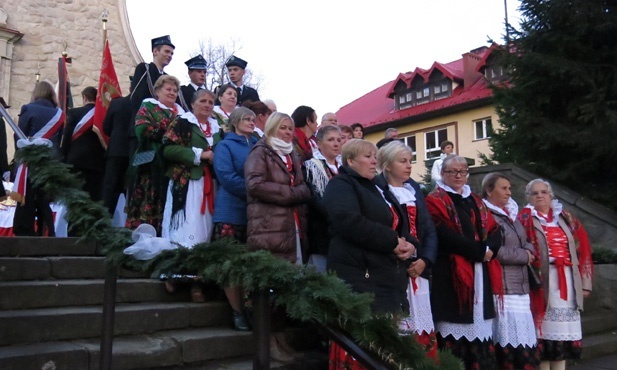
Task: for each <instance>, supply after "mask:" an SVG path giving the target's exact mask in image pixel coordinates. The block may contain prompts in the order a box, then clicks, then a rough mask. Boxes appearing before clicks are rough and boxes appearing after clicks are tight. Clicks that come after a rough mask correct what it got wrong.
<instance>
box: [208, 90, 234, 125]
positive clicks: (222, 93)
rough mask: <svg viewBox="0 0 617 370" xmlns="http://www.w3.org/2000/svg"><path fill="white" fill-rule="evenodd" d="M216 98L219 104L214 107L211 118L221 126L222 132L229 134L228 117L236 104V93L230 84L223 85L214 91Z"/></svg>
mask: <svg viewBox="0 0 617 370" xmlns="http://www.w3.org/2000/svg"><path fill="white" fill-rule="evenodd" d="M216 97H217V99H218V102H219V104H218V105H215V106H214V112H213V113H212V116H213V117H214V118H216V122H217V123H218V124H219V126H221V129H223V131H224V132H229V125H228V124H227V122H228V121H229V115H231V112H232V111H233V110H234V109H236V105H237V104H238V91H237V90H236V87H235V86H233V85H232V84H224V85H221V86H219V88H218V90H216Z"/></svg>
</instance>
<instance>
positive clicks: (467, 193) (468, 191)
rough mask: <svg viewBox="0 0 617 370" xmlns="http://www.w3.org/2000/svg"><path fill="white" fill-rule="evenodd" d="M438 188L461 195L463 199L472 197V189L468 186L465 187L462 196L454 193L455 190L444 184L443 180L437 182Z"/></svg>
mask: <svg viewBox="0 0 617 370" xmlns="http://www.w3.org/2000/svg"><path fill="white" fill-rule="evenodd" d="M437 186H439V187H440V188H442V189H443V190H445V191H447V192H449V193H453V194H458V195H461V196H462V197H463V198H467V197H468V196H470V195H471V188H470V187H469V185H467V184H465V185H463V192H462V193H461V194H459V193H457V192H456V191H454V189H452V188H451V187H449V186H448V185H446V184H444V182H443V180H439V181H437Z"/></svg>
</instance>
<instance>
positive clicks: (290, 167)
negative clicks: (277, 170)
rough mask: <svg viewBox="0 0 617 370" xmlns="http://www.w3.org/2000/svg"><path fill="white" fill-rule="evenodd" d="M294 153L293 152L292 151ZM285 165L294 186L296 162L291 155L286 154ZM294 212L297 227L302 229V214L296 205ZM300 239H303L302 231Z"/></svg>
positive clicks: (290, 181) (291, 184)
mask: <svg viewBox="0 0 617 370" xmlns="http://www.w3.org/2000/svg"><path fill="white" fill-rule="evenodd" d="M292 153H293V152H292ZM285 166H286V167H287V172H288V173H289V185H290V186H294V181H295V180H296V173H295V171H294V162H293V159H292V157H291V155H289V154H286V155H285ZM293 213H294V221H295V222H296V227H297V228H298V231H300V230H302V229H301V228H300V216H299V215H298V210H297V209H296V207H294V208H293ZM300 239H302V233H301V232H300Z"/></svg>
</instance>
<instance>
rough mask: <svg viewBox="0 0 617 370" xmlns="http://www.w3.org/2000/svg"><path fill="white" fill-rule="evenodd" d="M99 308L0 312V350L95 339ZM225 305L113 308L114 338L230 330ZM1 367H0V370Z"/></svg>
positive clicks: (137, 305)
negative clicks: (203, 329) (199, 329)
mask: <svg viewBox="0 0 617 370" xmlns="http://www.w3.org/2000/svg"><path fill="white" fill-rule="evenodd" d="M102 311H103V310H102V307H100V306H94V307H60V308H40V309H31V310H6V311H0V346H7V345H15V344H28V343H37V342H50V341H64V340H71V339H79V338H96V337H98V336H100V334H101V322H102ZM230 313H231V311H230V310H229V306H228V305H227V303H226V302H223V301H219V302H207V303H189V302H186V303H138V304H120V305H118V306H116V315H115V325H114V334H115V335H135V334H146V333H154V332H157V331H162V330H172V329H183V328H192V327H212V326H221V327H230V328H231V327H232V324H231V314H230ZM1 368H2V367H1V366H0V369H1Z"/></svg>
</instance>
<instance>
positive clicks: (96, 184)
mask: <svg viewBox="0 0 617 370" xmlns="http://www.w3.org/2000/svg"><path fill="white" fill-rule="evenodd" d="M72 171H73V172H74V173H75V174H77V175H78V176H79V177H81V178H82V179H83V180H84V181H85V184H84V187H83V190H84V191H85V192H87V193H88V194H90V199H92V200H93V201H95V202H98V201H99V200H101V199H103V196H102V194H103V171H102V169H101V170H91V169H87V168H75V167H73V169H72Z"/></svg>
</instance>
